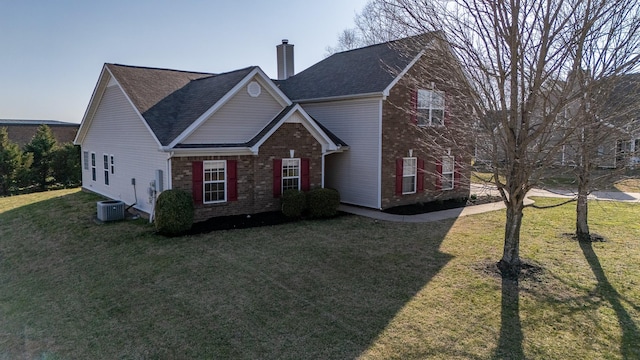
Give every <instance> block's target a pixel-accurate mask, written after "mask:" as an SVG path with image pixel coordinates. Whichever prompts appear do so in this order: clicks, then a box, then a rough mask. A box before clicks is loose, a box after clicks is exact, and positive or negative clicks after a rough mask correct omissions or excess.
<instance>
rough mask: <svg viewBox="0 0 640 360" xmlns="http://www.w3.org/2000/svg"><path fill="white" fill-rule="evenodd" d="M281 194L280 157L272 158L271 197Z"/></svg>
mask: <svg viewBox="0 0 640 360" xmlns="http://www.w3.org/2000/svg"><path fill="white" fill-rule="evenodd" d="M281 194H282V159H273V197H276V198H277V197H280V195H281Z"/></svg>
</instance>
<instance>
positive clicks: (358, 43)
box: [325, 0, 418, 56]
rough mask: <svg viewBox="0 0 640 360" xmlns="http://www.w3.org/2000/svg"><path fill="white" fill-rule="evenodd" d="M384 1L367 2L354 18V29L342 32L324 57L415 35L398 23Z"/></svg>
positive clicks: (395, 15)
mask: <svg viewBox="0 0 640 360" xmlns="http://www.w3.org/2000/svg"><path fill="white" fill-rule="evenodd" d="M391 11H393V8H391V7H389V6H387V4H386V1H385V0H369V2H368V3H367V4H366V5H365V6H364V8H363V9H362V10H361V11H360V12H358V13H356V15H355V17H354V19H353V20H354V23H355V25H356V26H355V27H354V28H348V29H344V30H342V32H341V33H340V34H339V35H338V40H337V44H336V45H335V46H327V47H326V49H325V50H326V55H327V56H330V55H332V54H335V53H337V52H342V51H346V50H351V49H356V48H360V47H363V46H368V45H374V44H379V43H383V42H387V41H392V40H396V39H399V38H402V37H406V36H411V35H417V34H418V33H415V32H413V31H412V29H410V28H408V27H406V26H404V25H403V24H402V23H401V22H399V21H398V20H397V19H398V14H393V13H391Z"/></svg>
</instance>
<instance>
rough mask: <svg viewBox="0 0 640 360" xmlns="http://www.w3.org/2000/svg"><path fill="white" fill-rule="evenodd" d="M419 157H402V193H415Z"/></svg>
mask: <svg viewBox="0 0 640 360" xmlns="http://www.w3.org/2000/svg"><path fill="white" fill-rule="evenodd" d="M417 164H418V158H415V157H408V158H402V194H414V193H415V192H416V184H417V174H418V171H417Z"/></svg>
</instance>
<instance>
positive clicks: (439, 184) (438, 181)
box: [436, 160, 442, 190]
mask: <svg viewBox="0 0 640 360" xmlns="http://www.w3.org/2000/svg"><path fill="white" fill-rule="evenodd" d="M436 190H442V161H441V160H437V161H436Z"/></svg>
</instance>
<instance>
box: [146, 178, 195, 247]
mask: <svg viewBox="0 0 640 360" xmlns="http://www.w3.org/2000/svg"><path fill="white" fill-rule="evenodd" d="M155 224H156V230H157V231H158V232H159V233H161V234H164V235H169V236H174V235H179V234H181V233H183V232H185V231H187V230H189V229H191V225H193V199H192V197H191V194H190V193H188V192H186V191H184V190H180V189H171V190H165V191H163V192H162V193H160V196H158V200H157V201H156V208H155Z"/></svg>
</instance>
